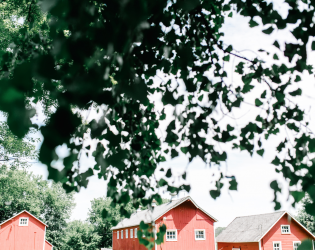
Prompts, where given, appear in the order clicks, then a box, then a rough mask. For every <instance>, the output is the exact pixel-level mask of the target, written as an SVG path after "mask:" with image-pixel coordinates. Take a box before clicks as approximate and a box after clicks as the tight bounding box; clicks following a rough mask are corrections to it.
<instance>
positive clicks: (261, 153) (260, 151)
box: [257, 149, 265, 156]
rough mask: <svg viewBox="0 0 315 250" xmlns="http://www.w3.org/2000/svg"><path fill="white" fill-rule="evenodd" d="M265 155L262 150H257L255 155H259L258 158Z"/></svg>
mask: <svg viewBox="0 0 315 250" xmlns="http://www.w3.org/2000/svg"><path fill="white" fill-rule="evenodd" d="M264 153H265V150H264V149H259V150H257V154H259V155H260V156H263V155H264Z"/></svg>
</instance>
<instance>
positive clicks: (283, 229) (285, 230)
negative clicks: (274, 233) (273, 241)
mask: <svg viewBox="0 0 315 250" xmlns="http://www.w3.org/2000/svg"><path fill="white" fill-rule="evenodd" d="M281 233H282V234H290V233H291V231H290V226H289V225H281Z"/></svg>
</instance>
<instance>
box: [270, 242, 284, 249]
mask: <svg viewBox="0 0 315 250" xmlns="http://www.w3.org/2000/svg"><path fill="white" fill-rule="evenodd" d="M276 243H279V250H282V244H281V241H273V242H272V250H275V244H276Z"/></svg>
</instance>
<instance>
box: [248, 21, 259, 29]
mask: <svg viewBox="0 0 315 250" xmlns="http://www.w3.org/2000/svg"><path fill="white" fill-rule="evenodd" d="M258 25H259V24H258V23H256V22H255V21H254V20H253V19H251V20H250V21H249V27H251V28H253V27H256V26H258Z"/></svg>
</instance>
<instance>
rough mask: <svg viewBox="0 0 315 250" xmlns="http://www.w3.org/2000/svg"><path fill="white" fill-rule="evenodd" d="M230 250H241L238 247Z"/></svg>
mask: <svg viewBox="0 0 315 250" xmlns="http://www.w3.org/2000/svg"><path fill="white" fill-rule="evenodd" d="M232 250H241V249H240V248H239V247H238V248H235V247H233V248H232Z"/></svg>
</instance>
